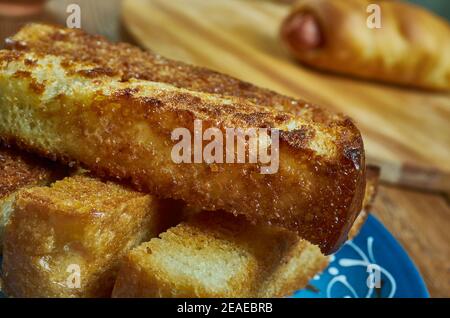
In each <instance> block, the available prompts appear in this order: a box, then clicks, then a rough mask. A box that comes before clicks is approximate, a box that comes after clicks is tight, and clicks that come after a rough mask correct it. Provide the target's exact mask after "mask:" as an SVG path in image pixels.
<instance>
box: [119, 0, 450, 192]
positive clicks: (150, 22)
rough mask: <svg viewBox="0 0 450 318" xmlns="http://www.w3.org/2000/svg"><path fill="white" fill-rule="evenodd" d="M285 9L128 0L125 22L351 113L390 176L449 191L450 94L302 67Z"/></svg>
mask: <svg viewBox="0 0 450 318" xmlns="http://www.w3.org/2000/svg"><path fill="white" fill-rule="evenodd" d="M288 10H289V6H287V5H283V4H280V3H276V2H274V1H261V0H215V1H204V0H172V1H166V0H125V1H124V3H123V20H124V23H125V24H126V26H127V27H128V28H129V30H130V32H131V33H132V34H133V36H134V37H135V38H136V39H137V40H138V42H139V43H140V44H141V45H142V46H144V47H145V48H147V49H151V50H154V51H156V52H158V53H160V54H162V55H164V56H167V57H171V58H174V59H177V60H183V61H185V62H190V63H193V64H197V65H202V66H206V67H209V68H212V69H215V70H218V71H221V72H224V73H227V74H231V75H233V76H235V77H238V78H241V79H244V80H246V81H249V82H252V83H255V84H258V85H260V86H263V87H267V88H270V89H273V90H275V91H278V92H281V93H284V94H286V95H289V96H295V97H299V98H302V99H306V100H308V101H311V102H313V103H317V104H319V105H324V106H326V107H329V108H332V109H334V110H335V111H339V112H343V113H345V114H347V115H349V116H350V117H352V118H353V119H354V120H355V121H356V123H357V125H358V127H359V128H360V129H361V131H362V133H363V137H364V142H365V146H366V153H367V157H368V162H369V163H374V164H378V165H380V166H381V167H382V168H383V169H382V178H383V179H384V180H385V181H389V182H393V183H398V184H404V185H408V186H412V187H422V188H425V189H437V190H443V191H446V192H449V193H450V95H448V94H433V93H429V92H424V91H417V90H411V89H405V88H399V87H395V86H389V85H382V84H379V83H373V82H369V81H360V80H355V79H351V78H346V77H342V76H335V75H330V74H325V73H323V72H317V71H315V70H312V69H310V68H307V67H304V66H302V65H300V64H299V63H297V62H296V61H295V60H294V59H292V58H291V57H290V56H289V54H288V53H287V52H286V51H285V50H284V48H283V46H282V44H281V43H280V40H279V37H278V29H279V26H280V23H281V21H282V19H283V18H284V17H285V16H286V15H287V13H288ZM362 27H365V26H362Z"/></svg>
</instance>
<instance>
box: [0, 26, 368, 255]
mask: <svg viewBox="0 0 450 318" xmlns="http://www.w3.org/2000/svg"><path fill="white" fill-rule="evenodd" d="M14 40H15V42H10V47H11V48H12V49H13V50H11V51H2V52H1V53H0V63H1V64H0V65H1V66H0V68H1V69H0V88H1V89H2V94H1V95H0V98H1V101H2V102H1V104H2V105H1V106H2V107H1V108H0V109H1V114H0V115H1V116H2V117H3V118H4V120H3V121H0V137H1V138H2V139H3V140H4V141H6V142H8V143H16V144H19V145H20V146H22V147H25V148H28V149H30V150H33V151H36V152H39V153H41V154H43V155H46V156H50V157H53V158H57V159H60V160H66V161H72V160H73V161H78V162H81V163H82V164H83V165H84V166H86V167H87V168H89V169H90V170H92V171H94V172H95V173H97V174H98V175H107V176H109V177H115V178H120V179H127V180H131V182H132V183H133V184H134V185H136V186H137V187H138V188H139V189H142V190H145V191H149V192H150V193H154V194H157V195H160V196H163V197H170V198H175V199H183V200H185V201H187V202H188V203H190V204H191V205H194V206H197V207H199V208H202V209H206V210H217V209H224V210H226V211H228V212H232V213H235V214H244V215H246V216H247V218H248V219H250V220H252V221H257V222H262V223H271V224H276V225H281V226H283V227H286V228H288V229H291V230H294V231H297V232H298V233H299V234H300V235H301V236H302V237H304V238H306V239H308V240H310V241H311V242H313V243H317V244H319V245H320V246H321V248H322V249H323V251H325V252H327V253H328V252H331V251H333V250H335V249H336V248H338V246H339V245H340V244H341V243H342V242H343V241H344V240H345V239H346V236H347V232H348V231H349V229H350V227H351V224H352V223H353V221H354V220H355V218H356V216H357V213H358V212H359V210H360V208H361V201H362V197H363V190H364V183H365V176H364V166H365V165H364V150H363V144H362V140H361V136H360V133H359V131H358V130H357V129H356V128H355V126H354V125H353V123H352V122H351V121H350V120H349V119H348V118H345V117H340V116H335V115H329V114H327V113H326V112H323V111H320V110H319V109H316V108H315V107H311V106H307V105H304V104H301V105H297V104H299V103H298V102H295V101H293V100H291V99H289V98H286V97H283V96H280V95H277V94H275V93H272V92H269V91H266V90H262V89H258V88H256V87H254V86H251V85H248V84H243V83H241V82H239V81H237V80H234V79H230V78H229V77H226V76H223V75H219V74H217V73H213V72H210V71H207V70H202V69H198V68H194V67H190V66H187V65H183V64H179V63H176V62H172V61H168V60H165V59H162V58H160V57H157V56H155V55H152V54H149V53H144V52H141V51H139V50H138V49H134V48H132V47H130V46H127V45H125V44H118V45H114V44H109V43H107V42H106V41H104V40H103V39H100V38H97V37H90V36H87V35H85V34H84V33H82V32H80V31H73V30H65V29H58V28H53V27H48V26H42V25H31V26H29V27H26V28H25V29H24V30H23V31H22V32H20V33H19V35H17V36H16V37H15V38H14ZM50 42H51V43H52V45H49V44H48V43H50ZM46 43H47V44H46ZM151 74H153V76H154V77H150V75H151ZM183 74H184V77H183ZM183 78H184V79H183ZM149 79H151V80H158V81H161V82H167V83H170V84H174V85H176V86H177V87H175V86H172V85H168V84H164V83H154V82H150V81H148V80H149ZM178 87H182V88H178ZM185 88H188V89H190V90H186V89H185ZM211 89H215V92H220V93H221V94H230V95H231V94H232V95H234V96H240V95H242V94H244V95H246V94H247V95H248V94H250V95H251V96H247V95H246V96H245V97H249V98H250V99H251V101H249V100H244V99H241V98H237V97H233V96H224V95H218V94H208V93H205V92H208V91H210V90H211ZM244 91H245V92H244ZM254 103H257V104H254ZM289 105H290V106H289ZM293 105H294V106H293ZM296 105H297V106H296ZM278 109H284V110H288V109H289V110H290V111H289V112H287V111H281V110H278ZM25 114H26V116H25ZM194 119H202V120H203V124H204V126H215V127H218V128H220V129H222V130H223V129H224V128H225V127H241V128H247V127H271V128H277V129H279V130H280V131H281V134H280V135H281V138H280V170H279V172H278V173H276V174H273V175H261V174H260V173H259V169H258V166H255V165H252V164H244V165H242V164H240V165H225V164H217V165H215V166H214V167H211V166H209V165H207V164H196V165H192V164H190V165H188V164H184V165H179V164H175V163H173V162H172V161H171V160H170V151H171V146H172V145H173V144H174V143H173V142H172V141H171V140H170V133H171V132H172V130H173V129H174V128H177V127H186V128H188V129H190V130H191V131H192V124H193V120H194ZM24 127H25V128H24ZM224 191H225V192H226V193H227V195H226V196H224V194H223V193H224Z"/></svg>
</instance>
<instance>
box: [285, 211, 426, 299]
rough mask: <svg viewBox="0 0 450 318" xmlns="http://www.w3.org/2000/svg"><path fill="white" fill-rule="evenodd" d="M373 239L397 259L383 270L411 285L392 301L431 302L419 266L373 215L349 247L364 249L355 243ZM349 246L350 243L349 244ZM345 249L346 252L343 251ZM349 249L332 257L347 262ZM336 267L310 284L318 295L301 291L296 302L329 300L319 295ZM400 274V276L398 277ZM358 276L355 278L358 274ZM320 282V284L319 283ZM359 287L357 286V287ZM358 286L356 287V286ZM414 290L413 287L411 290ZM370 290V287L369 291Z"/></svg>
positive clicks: (298, 292) (400, 291) (331, 265)
mask: <svg viewBox="0 0 450 318" xmlns="http://www.w3.org/2000/svg"><path fill="white" fill-rule="evenodd" d="M369 237H371V238H373V239H372V240H376V241H377V242H378V247H380V246H381V247H383V248H386V249H387V253H386V254H390V255H395V263H396V264H397V265H392V263H391V264H390V261H387V260H386V258H385V259H384V260H383V261H382V262H381V263H378V264H379V265H380V266H384V265H389V267H391V269H392V270H394V271H395V272H396V273H397V275H396V276H395V280H400V281H401V280H403V281H405V280H408V281H409V283H408V284H407V286H402V285H399V286H398V287H399V289H398V292H399V294H400V295H397V292H396V293H395V294H394V295H393V297H398V298H401V297H417V298H429V297H430V294H429V292H428V289H427V287H426V284H425V282H424V280H423V278H422V276H421V275H420V272H419V270H418V269H417V267H416V265H415V264H414V262H413V261H412V259H411V258H410V257H409V255H408V254H407V252H406V251H405V249H404V248H403V247H402V246H401V244H400V243H399V242H398V241H397V239H396V238H395V237H394V236H393V235H392V234H391V233H390V232H389V231H388V230H387V229H386V227H385V226H384V225H383V224H382V223H381V222H380V221H379V220H378V219H377V218H376V217H375V216H373V215H371V214H369V217H368V219H367V221H366V222H365V224H364V226H363V228H362V229H361V231H360V233H359V235H358V236H357V237H356V238H354V239H353V240H352V241H351V243H350V244H352V245H353V246H357V247H358V248H363V246H361V244H355V241H359V242H358V243H361V241H362V240H368V238H369ZM347 244H348V243H347ZM344 249H347V250H345V251H344ZM348 249H349V247H346V246H344V247H343V248H342V249H341V252H342V253H341V254H339V253H340V251H338V252H337V253H336V254H335V256H332V257H333V258H334V259H335V260H337V261H339V260H341V259H344V258H346V257H347V256H348V255H347V254H348ZM335 264H336V261H333V263H330V264H329V266H328V267H327V268H326V269H325V270H324V271H323V273H322V274H320V275H316V276H317V278H315V279H314V280H311V282H310V284H311V285H310V286H313V288H314V289H316V288H317V287H319V290H316V291H308V290H307V289H303V290H298V291H297V292H296V293H294V295H293V296H291V297H293V298H301V297H308V298H310V297H312V298H319V297H326V295H323V293H322V292H320V289H323V288H324V283H325V284H329V283H330V280H329V279H328V278H330V275H329V270H330V269H331V268H333V270H334V271H336V272H337V270H336V269H337V268H336V267H334V265H335ZM399 273H400V274H399ZM322 275H325V276H326V277H325V279H322ZM347 275H348V277H353V276H354V275H353V273H352V272H350V273H347ZM355 275H356V274H355ZM316 279H317V280H316ZM358 284H359V283H357V285H358ZM355 286H356V285H355ZM411 286H412V287H411ZM406 287H410V289H405V288H406ZM366 288H367V287H366ZM405 290H407V291H408V292H406V294H407V296H405V295H402V294H405Z"/></svg>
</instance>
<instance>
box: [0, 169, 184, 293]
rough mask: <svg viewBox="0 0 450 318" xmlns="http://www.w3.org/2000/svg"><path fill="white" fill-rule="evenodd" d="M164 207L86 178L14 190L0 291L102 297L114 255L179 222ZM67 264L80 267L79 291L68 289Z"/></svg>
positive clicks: (117, 259)
mask: <svg viewBox="0 0 450 318" xmlns="http://www.w3.org/2000/svg"><path fill="white" fill-rule="evenodd" d="M167 207H168V206H166V205H165V203H163V202H160V201H159V200H156V199H155V198H153V197H151V196H149V195H145V194H142V193H139V192H135V191H132V190H129V189H127V188H124V187H122V186H120V185H117V184H113V183H109V182H108V183H104V182H102V181H100V180H97V179H93V178H89V177H87V176H74V177H70V178H66V179H64V180H62V181H57V182H56V183H54V184H53V185H52V187H36V188H30V189H24V190H21V191H20V192H19V193H18V194H17V196H16V200H15V202H14V204H13V212H12V214H11V218H10V221H9V222H8V223H7V226H6V230H5V241H4V255H3V268H2V271H3V282H4V286H3V287H4V290H5V292H6V294H7V295H9V296H13V297H109V295H110V293H111V290H112V287H113V284H114V280H115V275H116V271H117V268H118V265H119V262H120V260H121V257H122V256H123V255H125V253H127V252H128V251H129V250H130V249H131V248H133V247H134V246H136V245H138V244H140V243H141V242H142V241H146V240H148V239H150V238H152V237H154V236H156V235H158V234H159V233H160V232H161V231H163V230H165V229H167V227H169V226H172V225H174V224H176V222H177V221H178V220H177V218H176V215H177V211H176V210H169V211H168V210H166V208H167ZM74 265H77V266H79V269H80V282H81V285H80V286H79V288H71V287H70V285H68V282H74V281H73V280H70V279H69V278H70V277H71V274H72V273H73V272H71V271H74V267H69V266H74ZM72 277H73V276H72Z"/></svg>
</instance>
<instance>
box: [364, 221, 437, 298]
mask: <svg viewBox="0 0 450 318" xmlns="http://www.w3.org/2000/svg"><path fill="white" fill-rule="evenodd" d="M369 222H370V223H369ZM365 225H373V226H374V227H375V228H376V230H377V232H378V233H379V234H380V235H382V236H384V238H385V239H386V241H388V242H389V244H390V245H391V247H392V248H393V249H394V250H395V253H396V254H397V255H398V256H399V257H400V258H401V263H402V264H403V266H405V267H407V268H408V270H409V272H410V273H413V275H414V279H415V280H416V284H417V290H416V292H417V294H418V295H419V296H418V297H423V298H430V293H429V292H428V288H427V285H426V284H425V281H424V280H423V277H422V275H421V274H420V271H419V269H418V268H417V266H416V264H415V263H414V261H413V260H412V259H411V257H409V255H408V253H407V252H406V250H405V249H404V248H403V246H402V245H401V244H400V242H399V241H397V239H396V238H395V237H394V236H393V235H392V234H391V232H389V231H388V229H387V228H386V227H385V226H384V225H383V223H381V221H380V220H378V219H377V218H376V217H375V216H373V215H369V217H368V219H367V222H366V224H365Z"/></svg>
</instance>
